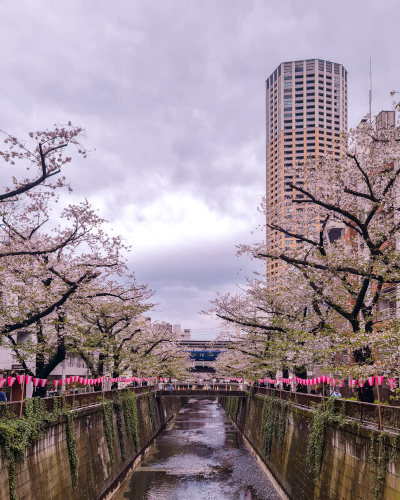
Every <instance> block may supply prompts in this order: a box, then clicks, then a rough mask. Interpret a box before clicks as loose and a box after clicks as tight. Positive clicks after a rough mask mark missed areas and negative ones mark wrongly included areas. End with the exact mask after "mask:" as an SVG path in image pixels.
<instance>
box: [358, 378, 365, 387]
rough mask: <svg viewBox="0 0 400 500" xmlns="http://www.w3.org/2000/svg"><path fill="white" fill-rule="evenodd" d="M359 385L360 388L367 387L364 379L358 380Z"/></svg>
mask: <svg viewBox="0 0 400 500" xmlns="http://www.w3.org/2000/svg"><path fill="white" fill-rule="evenodd" d="M358 385H359V387H364V385H365V380H363V379H362V378H359V379H358Z"/></svg>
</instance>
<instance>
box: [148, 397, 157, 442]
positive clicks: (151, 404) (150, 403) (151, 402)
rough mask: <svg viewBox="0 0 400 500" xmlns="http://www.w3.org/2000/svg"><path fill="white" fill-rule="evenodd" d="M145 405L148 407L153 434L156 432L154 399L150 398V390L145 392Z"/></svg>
mask: <svg viewBox="0 0 400 500" xmlns="http://www.w3.org/2000/svg"><path fill="white" fill-rule="evenodd" d="M147 403H148V406H149V413H150V421H151V427H152V429H153V432H156V429H157V421H156V413H155V410H154V399H153V397H152V394H151V392H150V389H149V390H148V391H147Z"/></svg>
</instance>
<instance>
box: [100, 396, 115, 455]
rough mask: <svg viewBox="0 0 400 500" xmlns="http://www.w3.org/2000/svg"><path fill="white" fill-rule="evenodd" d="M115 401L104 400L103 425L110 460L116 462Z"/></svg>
mask: <svg viewBox="0 0 400 500" xmlns="http://www.w3.org/2000/svg"><path fill="white" fill-rule="evenodd" d="M113 414H114V412H113V403H112V401H108V400H105V401H103V427H104V434H105V436H106V442H107V448H108V453H109V455H110V461H111V463H112V464H113V463H114V447H113V443H114V424H113Z"/></svg>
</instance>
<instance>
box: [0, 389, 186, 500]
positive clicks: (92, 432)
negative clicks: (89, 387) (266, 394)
mask: <svg viewBox="0 0 400 500" xmlns="http://www.w3.org/2000/svg"><path fill="white" fill-rule="evenodd" d="M152 398H153V399H154V407H155V413H156V420H157V429H156V432H153V429H152V425H151V420H150V412H149V406H148V400H147V395H146V394H140V395H138V396H137V410H138V411H137V415H138V430H139V438H140V444H139V448H140V449H139V450H135V446H134V442H133V439H132V438H128V437H127V435H126V430H125V423H124V421H123V422H122V432H123V441H124V446H125V454H126V459H125V461H123V460H122V456H121V448H120V440H119V436H118V429H117V418H116V413H115V410H114V418H113V426H114V440H113V454H114V462H113V463H111V460H110V454H109V451H108V447H107V442H106V437H105V433H104V427H103V407H102V405H101V404H97V405H94V406H91V407H88V408H82V409H80V410H76V418H75V421H74V430H75V439H76V451H77V455H78V458H79V466H78V484H77V487H76V489H74V488H73V486H72V478H71V468H70V463H69V456H68V449H67V440H66V421H65V417H60V418H59V420H58V421H56V422H54V423H53V424H52V425H50V426H49V427H48V428H47V429H46V431H45V437H44V438H43V439H41V440H38V441H35V442H34V443H33V445H32V446H31V447H30V448H29V449H28V450H27V453H26V459H25V461H24V463H17V464H16V472H15V477H16V480H15V484H16V495H17V498H18V500H39V499H40V500H66V499H68V500H78V499H79V500H102V499H106V498H110V497H111V496H112V493H113V492H114V491H115V490H116V489H117V488H118V485H119V484H120V483H121V482H122V481H123V480H124V479H125V477H126V475H127V474H129V472H130V471H131V470H132V469H133V466H134V465H135V464H136V463H138V462H139V461H140V459H141V455H142V453H144V452H145V449H146V448H147V447H148V446H149V444H150V442H151V441H152V440H153V438H154V437H155V436H156V435H157V434H158V433H159V432H160V431H161V430H162V428H163V427H164V425H165V424H166V423H167V422H168V420H170V419H171V418H172V417H173V416H174V415H176V414H177V413H178V412H179V411H180V409H181V408H182V407H183V406H184V405H185V404H186V399H185V398H184V397H170V398H164V399H162V398H157V399H156V398H155V397H154V395H152ZM122 420H123V419H122ZM8 477H9V475H8V467H7V464H6V463H5V459H4V454H3V452H2V450H1V455H0V500H10V489H9V482H8Z"/></svg>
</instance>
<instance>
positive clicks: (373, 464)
mask: <svg viewBox="0 0 400 500" xmlns="http://www.w3.org/2000/svg"><path fill="white" fill-rule="evenodd" d="M370 439H371V440H370V447H369V464H370V471H371V472H372V474H373V481H374V484H373V487H372V493H373V495H374V500H379V499H380V498H381V493H382V488H383V483H384V480H385V474H386V471H387V465H386V445H385V439H386V435H385V433H383V432H380V433H379V434H378V438H377V442H378V450H379V452H378V456H377V457H376V456H375V433H374V432H371V436H370ZM391 458H392V454H391V455H390V458H389V460H390V459H391Z"/></svg>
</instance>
